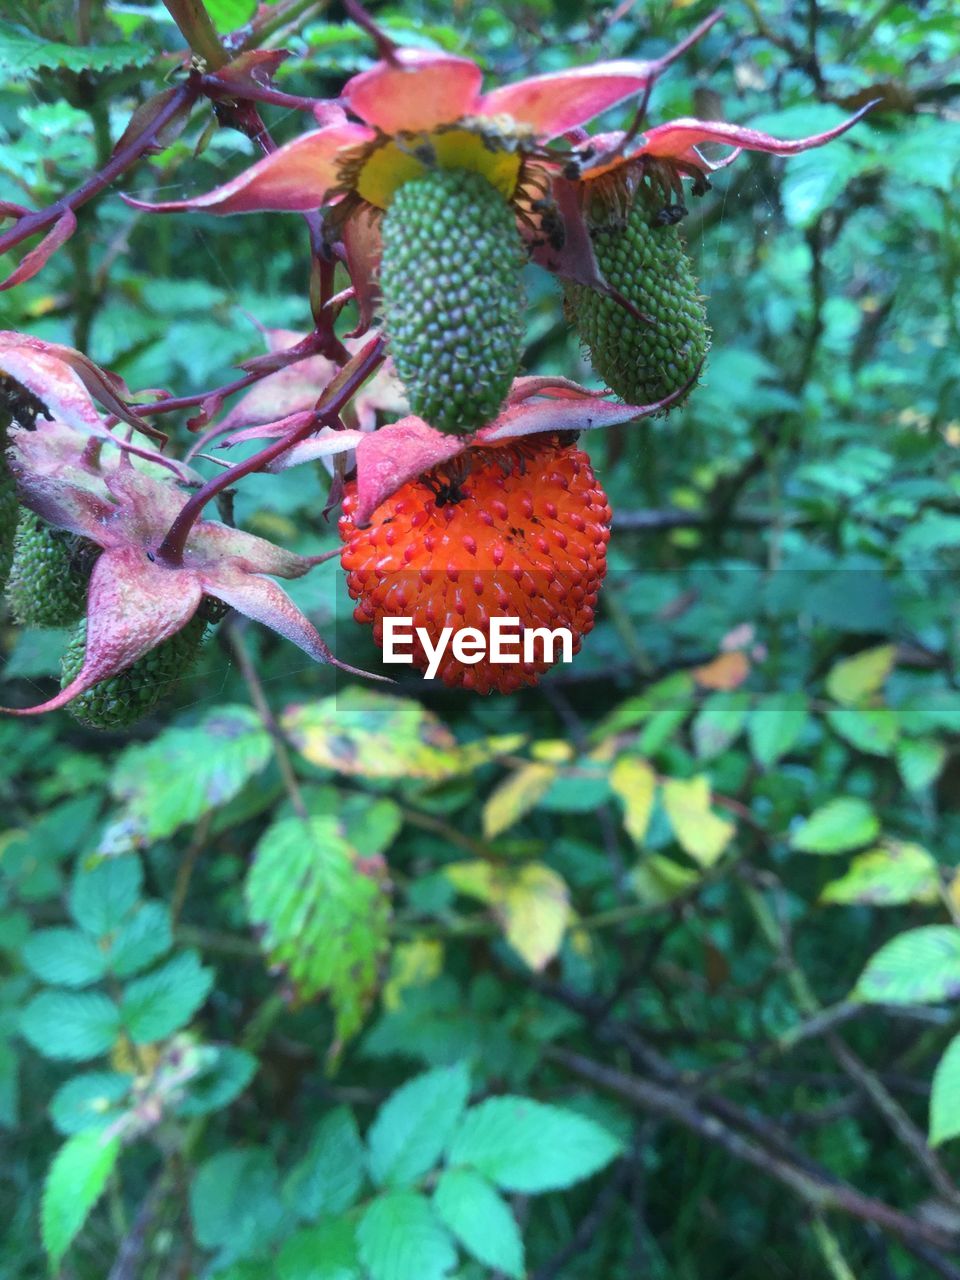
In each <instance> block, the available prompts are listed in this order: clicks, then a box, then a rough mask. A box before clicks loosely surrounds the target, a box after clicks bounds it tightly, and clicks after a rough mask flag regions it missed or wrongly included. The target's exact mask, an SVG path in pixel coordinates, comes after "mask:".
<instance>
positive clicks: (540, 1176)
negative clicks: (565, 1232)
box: [447, 1096, 622, 1195]
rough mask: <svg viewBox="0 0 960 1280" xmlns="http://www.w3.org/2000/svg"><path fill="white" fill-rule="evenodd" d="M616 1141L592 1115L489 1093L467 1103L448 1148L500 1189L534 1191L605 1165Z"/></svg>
mask: <svg viewBox="0 0 960 1280" xmlns="http://www.w3.org/2000/svg"><path fill="white" fill-rule="evenodd" d="M621 1150H622V1147H621V1144H620V1142H619V1141H618V1140H617V1139H616V1138H615V1137H614V1136H613V1135H612V1134H611V1133H609V1132H608V1130H606V1129H604V1128H602V1127H601V1126H600V1125H598V1124H595V1123H594V1122H593V1121H592V1120H587V1119H586V1118H585V1117H583V1116H580V1115H577V1114H576V1113H575V1112H572V1111H564V1110H562V1109H561V1108H560V1107H553V1106H548V1105H546V1104H544V1103H542V1102H533V1101H531V1100H530V1099H529V1098H518V1097H512V1096H505V1097H500V1098H489V1099H488V1100H487V1101H486V1102H481V1103H480V1105H479V1106H476V1107H471V1108H470V1110H469V1111H468V1112H467V1114H466V1115H465V1116H464V1119H463V1122H462V1124H461V1125H460V1126H459V1127H458V1129H457V1131H456V1133H455V1134H454V1136H453V1141H452V1142H451V1144H450V1148H449V1151H448V1153H447V1162H448V1164H449V1165H450V1166H451V1167H456V1166H458V1165H463V1166H466V1167H468V1168H471V1169H476V1170H477V1171H478V1172H479V1173H482V1174H483V1175H484V1176H485V1177H487V1178H489V1179H490V1181H491V1182H493V1183H495V1184H496V1185H497V1186H498V1187H500V1188H502V1189H503V1190H504V1191H521V1192H526V1193H527V1194H531V1195H536V1194H537V1193H539V1192H542V1191H556V1190H558V1189H560V1188H562V1187H569V1186H572V1185H573V1184H574V1183H575V1182H580V1181H581V1180H582V1179H583V1178H589V1177H590V1176H591V1175H592V1174H594V1173H596V1172H597V1171H598V1170H599V1169H602V1168H603V1167H604V1166H605V1165H608V1164H609V1163H610V1161H611V1160H613V1159H615V1158H616V1156H618V1155H619V1154H620V1152H621Z"/></svg>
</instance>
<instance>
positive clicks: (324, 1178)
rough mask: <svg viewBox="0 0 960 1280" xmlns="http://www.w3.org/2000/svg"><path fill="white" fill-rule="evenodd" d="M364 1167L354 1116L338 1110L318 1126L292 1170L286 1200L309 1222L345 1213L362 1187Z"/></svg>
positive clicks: (285, 1187) (342, 1108)
mask: <svg viewBox="0 0 960 1280" xmlns="http://www.w3.org/2000/svg"><path fill="white" fill-rule="evenodd" d="M365 1165H366V1152H365V1151H364V1148H363V1143H362V1142H361V1140H360V1134H359V1133H358V1132H357V1122H356V1120H355V1119H354V1118H353V1113H352V1112H351V1111H349V1110H348V1109H347V1108H346V1107H337V1108H336V1109H335V1110H334V1111H330V1112H328V1113H327V1115H325V1116H324V1117H323V1119H322V1120H321V1121H320V1123H319V1124H318V1125H317V1128H316V1131H315V1133H314V1135H313V1140H312V1141H311V1143H310V1149H309V1150H308V1151H307V1154H306V1155H305V1156H304V1157H303V1159H302V1160H300V1161H299V1162H298V1163H297V1164H295V1165H294V1166H293V1168H292V1169H291V1170H290V1173H289V1175H288V1177H287V1179H286V1182H285V1183H284V1187H283V1198H284V1201H285V1202H286V1204H288V1205H289V1206H290V1208H291V1209H292V1210H293V1211H294V1212H295V1213H296V1215H297V1216H298V1217H299V1218H303V1219H305V1220H306V1221H310V1220H311V1219H313V1218H319V1217H320V1216H321V1215H324V1216H326V1215H328V1214H329V1215H331V1216H332V1215H335V1214H338V1213H343V1212H344V1210H346V1209H349V1208H350V1206H351V1205H352V1204H353V1202H354V1200H355V1199H356V1197H357V1194H358V1192H359V1190H360V1188H361V1186H362V1185H363V1177H364V1168H365Z"/></svg>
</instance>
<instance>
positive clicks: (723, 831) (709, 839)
mask: <svg viewBox="0 0 960 1280" xmlns="http://www.w3.org/2000/svg"><path fill="white" fill-rule="evenodd" d="M663 807H664V809H665V810H666V813H667V817H668V818H669V819H670V825H671V827H673V831H674V835H675V836H676V837H677V840H678V842H679V843H680V845H681V847H682V848H683V849H684V850H685V852H687V853H689V855H690V857H691V858H693V859H694V860H695V861H697V862H699V863H700V865H701V866H704V867H712V866H713V864H714V863H715V862H716V861H717V859H718V858H719V857H720V855H721V854H722V853H723V851H724V849H725V848H726V847H727V845H728V844H729V843H730V840H731V838H732V837H733V834H734V831H735V830H736V828H735V827H734V825H733V823H732V822H727V821H726V820H725V819H724V818H718V817H717V816H716V814H715V813H713V812H711V809H710V783H709V781H708V780H707V777H706V775H705V774H700V775H699V776H698V777H696V778H689V779H686V780H682V779H680V778H671V779H669V780H668V781H667V782H665V783H664V784H663Z"/></svg>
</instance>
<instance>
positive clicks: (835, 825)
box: [790, 796, 880, 853]
mask: <svg viewBox="0 0 960 1280" xmlns="http://www.w3.org/2000/svg"><path fill="white" fill-rule="evenodd" d="M879 834H880V823H879V822H878V821H877V816H876V814H875V813H874V812H873V810H872V809H871V808H870V806H869V805H868V804H867V802H866V801H865V800H858V799H857V798H856V797H854V796H838V797H837V798H836V799H835V800H830V801H828V802H827V803H826V804H825V805H823V806H822V807H821V808H819V809H817V810H815V812H813V813H812V814H811V815H810V817H809V818H807V820H806V821H805V822H801V823H800V825H799V826H798V827H797V828H796V829H795V830H794V831H793V833H792V834H791V836H790V847H791V848H792V849H798V850H799V851H800V852H801V853H847V852H848V851H849V850H850V849H860V848H862V847H863V845H865V844H870V843H871V841H873V840H876V838H877V836H878V835H879Z"/></svg>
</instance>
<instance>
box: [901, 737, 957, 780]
mask: <svg viewBox="0 0 960 1280" xmlns="http://www.w3.org/2000/svg"><path fill="white" fill-rule="evenodd" d="M946 762H947V748H946V746H945V745H944V743H942V742H937V741H936V740H935V739H934V738H902V739H901V740H900V743H899V745H898V746H897V768H898V769H899V770H900V777H901V778H902V779H903V783H904V786H905V787H907V788H908V789H909V790H910V791H913V792H919V791H926V789H927V787H930V786H932V785H933V783H935V782H936V780H937V779H938V778H939V777H940V774H941V773H942V772H943V766H944V765H945V764H946Z"/></svg>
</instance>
